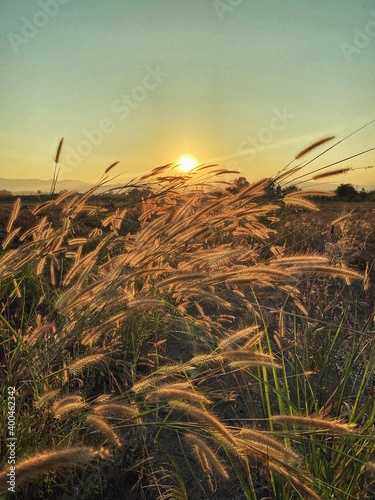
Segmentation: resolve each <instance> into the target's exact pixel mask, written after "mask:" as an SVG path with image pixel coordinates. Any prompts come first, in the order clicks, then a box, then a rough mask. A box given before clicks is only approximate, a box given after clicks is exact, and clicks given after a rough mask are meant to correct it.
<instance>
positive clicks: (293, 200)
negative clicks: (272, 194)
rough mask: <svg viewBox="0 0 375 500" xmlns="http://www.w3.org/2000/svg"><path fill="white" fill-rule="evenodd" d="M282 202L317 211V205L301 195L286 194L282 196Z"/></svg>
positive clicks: (288, 205) (290, 205) (289, 205)
mask: <svg viewBox="0 0 375 500" xmlns="http://www.w3.org/2000/svg"><path fill="white" fill-rule="evenodd" d="M283 202H284V203H285V205H286V206H287V207H297V208H306V209H307V210H311V211H313V212H319V207H318V206H317V205H316V204H315V203H313V202H312V201H310V200H306V199H305V198H303V197H302V196H300V197H297V196H289V195H286V196H284V198H283Z"/></svg>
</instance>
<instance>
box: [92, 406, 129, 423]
mask: <svg viewBox="0 0 375 500" xmlns="http://www.w3.org/2000/svg"><path fill="white" fill-rule="evenodd" d="M94 412H95V413H97V414H98V415H104V416H105V415H113V416H118V417H125V418H128V419H131V418H136V417H138V415H139V409H138V408H137V406H135V405H126V404H119V403H102V404H97V405H96V406H94Z"/></svg>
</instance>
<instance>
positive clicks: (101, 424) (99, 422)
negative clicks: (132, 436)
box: [86, 415, 123, 448]
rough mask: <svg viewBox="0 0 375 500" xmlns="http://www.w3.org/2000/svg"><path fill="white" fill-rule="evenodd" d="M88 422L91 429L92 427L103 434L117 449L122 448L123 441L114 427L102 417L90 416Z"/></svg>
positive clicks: (87, 418)
mask: <svg viewBox="0 0 375 500" xmlns="http://www.w3.org/2000/svg"><path fill="white" fill-rule="evenodd" d="M86 422H87V424H88V426H89V427H91V428H92V429H93V430H95V431H96V432H101V433H102V434H103V435H104V436H106V438H107V439H109V441H111V442H112V443H113V444H114V445H115V446H116V447H117V448H122V447H123V446H122V443H121V439H120V438H119V436H118V435H117V433H116V432H115V431H114V430H113V429H112V427H111V426H110V425H109V424H108V423H107V422H106V421H105V420H104V419H103V418H101V417H97V416H96V415H88V416H87V417H86Z"/></svg>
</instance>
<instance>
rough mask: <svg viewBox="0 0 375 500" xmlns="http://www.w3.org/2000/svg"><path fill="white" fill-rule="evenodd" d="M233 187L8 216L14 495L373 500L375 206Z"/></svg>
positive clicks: (172, 177) (163, 176) (7, 424)
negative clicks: (332, 201) (345, 203)
mask: <svg viewBox="0 0 375 500" xmlns="http://www.w3.org/2000/svg"><path fill="white" fill-rule="evenodd" d="M307 153H309V151H306V152H304V154H307ZM107 170H108V169H107ZM288 172H289V171H287V173H288ZM222 173H223V172H222V171H220V170H218V169H217V167H199V168H197V169H195V170H194V171H193V172H190V173H189V174H186V175H181V174H178V173H176V171H175V170H174V169H173V168H172V167H170V166H166V167H159V168H157V169H154V170H153V171H152V172H151V173H150V174H148V175H145V176H143V177H142V178H140V179H139V180H138V181H137V186H138V188H139V186H141V187H142V188H143V191H142V194H141V196H139V197H138V199H137V198H132V197H131V196H129V193H128V195H125V194H124V197H123V198H121V197H120V198H119V197H116V198H115V199H114V202H113V203H112V204H111V205H108V203H107V201H105V202H103V198H101V202H100V200H99V201H98V199H97V198H95V197H94V195H95V190H92V191H90V192H88V193H85V194H77V193H64V194H61V195H60V196H57V197H53V198H51V199H50V200H49V201H46V202H44V203H42V204H36V205H33V206H30V207H22V206H21V203H20V202H19V201H16V202H15V203H14V205H13V206H12V208H10V207H9V206H5V205H4V206H2V207H0V209H1V210H2V214H3V216H4V218H3V220H5V223H4V224H3V227H1V228H0V229H1V230H2V250H1V252H0V276H1V292H0V294H1V311H0V339H1V351H0V363H1V374H2V376H1V384H2V394H3V399H2V409H3V411H2V413H1V419H2V421H1V425H2V428H3V429H7V438H8V441H6V440H4V441H2V444H1V456H2V457H3V459H2V467H1V471H0V478H1V484H0V486H1V488H2V490H3V491H4V492H5V493H6V492H7V491H8V488H12V484H13V483H12V481H15V490H14V491H15V492H14V493H9V497H10V498H19V499H25V498H30V499H32V498H38V499H43V498H45V499H47V498H51V497H53V498H56V499H58V498H59V499H60V498H61V499H70V498H79V499H85V498H91V499H93V498H98V499H100V498H108V499H116V498H124V496H127V497H129V498H134V499H138V498H145V499H146V498H151V499H154V498H155V499H156V498H159V499H188V498H189V499H197V500H198V499H205V498H215V499H216V498H217V499H224V498H226V499H227V498H236V499H242V498H243V499H257V498H259V499H261V498H263V499H264V498H275V499H285V500H289V499H294V498H295V499H298V498H323V499H326V498H327V499H329V498H332V499H333V498H334V499H371V498H374V496H375V485H374V471H375V461H374V452H375V440H374V419H375V407H374V398H375V392H374V368H373V367H374V354H375V352H374V340H373V337H374V285H373V278H374V259H375V227H374V226H375V217H374V212H375V206H374V204H365V205H364V204H359V203H355V204H347V205H344V204H340V203H331V202H329V201H320V202H319V201H318V202H316V203H315V200H316V199H319V198H317V197H319V196H323V193H320V194H319V193H311V192H303V191H297V192H291V193H288V194H284V195H283V194H277V192H276V191H275V190H273V189H271V188H272V186H273V185H274V184H275V182H274V181H273V182H271V181H270V179H264V180H263V181H260V182H258V183H256V184H252V185H249V186H247V187H244V188H243V189H242V190H235V189H227V188H228V185H226V184H224V185H223V186H222V187H220V186H221V185H220V184H219V181H220V179H221V175H222ZM283 176H285V173H283V174H280V176H279V177H278V178H277V181H281V180H282V177H283ZM107 179H108V175H107V176H105V177H104V178H103V180H102V183H103V182H106V180H107ZM139 189H140V188H139ZM127 191H128V192H129V191H130V188H129V189H128V190H126V189H125V190H124V192H125V193H126V192H127ZM126 196H127V197H126ZM312 197H313V200H314V202H312V201H311V199H312ZM121 200H122V201H121ZM124 200H125V201H124ZM319 208H320V211H319V210H318V209H319ZM5 215H6V217H5ZM9 388H10V389H9ZM13 418H14V420H13ZM14 437H16V438H17V440H16V441H15V440H14V439H13V438H14ZM10 443H12V444H14V447H13V448H12V447H10V446H9V444H10ZM13 459H14V462H12V460H13ZM13 466H14V467H15V469H12V467H13ZM8 478H10V479H8ZM7 481H9V482H8V483H7ZM11 491H12V490H11Z"/></svg>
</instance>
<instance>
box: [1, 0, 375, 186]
mask: <svg viewBox="0 0 375 500" xmlns="http://www.w3.org/2000/svg"><path fill="white" fill-rule="evenodd" d="M0 7H1V19H0V28H1V33H2V36H1V40H0V50H1V68H2V71H1V74H0V85H1V89H2V92H1V96H2V97H1V122H0V146H1V158H0V165H1V167H0V176H1V177H7V178H30V177H38V178H43V179H50V178H51V177H52V171H53V162H52V160H51V155H53V154H54V152H55V149H56V146H57V143H58V141H59V139H60V138H61V137H63V136H64V138H65V146H64V149H63V153H62V158H61V162H62V170H61V177H62V178H65V179H81V180H87V181H95V180H97V179H98V178H99V177H100V176H101V174H102V173H103V171H104V169H105V168H106V167H107V166H108V165H110V164H111V163H113V162H114V161H118V160H119V161H120V162H121V163H120V165H119V166H118V167H117V173H119V172H124V175H125V177H124V178H126V176H131V177H134V176H136V175H138V174H141V173H144V172H146V171H148V170H150V169H151V168H153V167H156V166H158V165H161V164H165V163H170V162H175V161H176V160H177V159H178V157H180V156H181V155H183V154H190V155H193V156H194V157H195V158H197V160H198V161H199V162H202V163H207V162H217V163H218V164H219V165H220V166H221V167H223V168H229V169H233V168H234V169H237V170H240V171H241V172H242V174H243V175H245V176H246V177H247V178H248V179H249V180H257V179H259V178H260V177H263V176H264V175H271V174H272V173H275V171H277V170H278V169H279V168H280V167H282V166H284V164H285V163H287V162H288V161H289V160H290V159H291V158H292V157H293V156H294V155H295V154H296V153H297V152H298V151H299V150H301V149H303V148H304V147H305V146H307V145H308V144H309V143H310V142H312V141H314V140H316V139H320V138H321V137H323V136H324V135H326V134H336V135H337V137H338V138H339V139H341V138H343V137H344V136H345V135H347V134H349V133H350V132H352V131H354V130H355V129H356V128H358V127H360V126H362V125H364V124H365V123H367V122H369V121H371V120H372V119H374V118H375V64H374V62H375V57H374V56H375V4H374V2H370V1H367V0H363V1H353V0H315V1H314V2H312V1H311V0H310V1H307V0H284V1H281V0H261V1H260V0H259V1H250V0H243V1H241V0H222V1H215V0H126V1H124V0H121V1H120V0H108V1H106V2H104V1H102V0H18V1H17V2H9V1H5V0H2V1H0ZM374 137H375V124H373V125H371V126H369V127H368V128H366V129H365V130H363V131H362V132H360V133H358V134H356V135H355V136H353V137H352V138H351V139H350V140H348V141H346V142H345V143H344V144H342V145H340V146H339V147H337V148H335V149H334V150H333V151H332V153H331V154H330V155H329V156H327V161H335V160H338V159H340V158H344V157H345V156H349V155H351V154H355V153H357V152H359V151H361V150H364V149H368V148H371V147H374V146H375V141H374ZM374 159H375V155H374V152H371V153H369V154H367V155H365V156H363V157H362V158H359V159H356V160H355V161H350V162H347V163H345V166H349V167H353V168H359V167H364V166H368V165H372V164H374V163H375V161H374ZM320 164H321V163H319V164H317V166H318V165H320ZM333 181H336V184H337V182H351V183H353V184H355V185H356V186H359V187H361V186H366V187H367V186H370V185H373V186H374V187H375V168H374V169H372V170H371V169H367V170H357V171H355V172H352V173H349V174H346V175H345V176H344V177H341V178H340V179H338V178H337V179H336V178H333V180H332V182H333Z"/></svg>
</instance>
